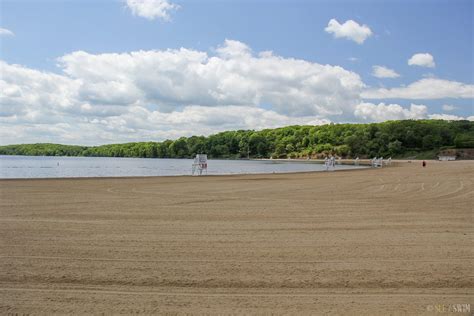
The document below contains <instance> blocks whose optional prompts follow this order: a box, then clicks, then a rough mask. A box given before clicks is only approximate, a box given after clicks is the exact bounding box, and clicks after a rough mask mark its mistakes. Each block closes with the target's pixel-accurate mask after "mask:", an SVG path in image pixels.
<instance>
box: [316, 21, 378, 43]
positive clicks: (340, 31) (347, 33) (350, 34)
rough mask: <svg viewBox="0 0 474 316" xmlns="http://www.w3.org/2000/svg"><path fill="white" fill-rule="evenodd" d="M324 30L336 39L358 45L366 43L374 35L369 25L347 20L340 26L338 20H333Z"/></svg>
mask: <svg viewBox="0 0 474 316" xmlns="http://www.w3.org/2000/svg"><path fill="white" fill-rule="evenodd" d="M324 30H325V31H326V32H327V33H330V34H332V35H333V36H334V37H335V38H346V39H348V40H352V41H354V42H356V43H357V44H362V43H364V41H365V40H366V39H367V38H368V37H370V36H372V34H373V33H372V30H371V29H370V28H369V27H368V26H367V25H365V24H364V25H360V24H359V23H357V22H356V21H353V20H347V21H346V22H344V23H343V24H340V23H339V22H338V21H337V20H336V19H331V20H330V21H329V23H328V26H327V27H326V28H325V29H324Z"/></svg>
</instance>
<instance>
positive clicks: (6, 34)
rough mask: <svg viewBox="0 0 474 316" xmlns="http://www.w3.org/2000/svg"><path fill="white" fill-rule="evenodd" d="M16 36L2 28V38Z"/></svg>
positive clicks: (0, 33) (0, 29) (0, 34)
mask: <svg viewBox="0 0 474 316" xmlns="http://www.w3.org/2000/svg"><path fill="white" fill-rule="evenodd" d="M13 35H15V34H14V33H13V32H12V31H10V30H8V29H4V28H1V27H0V36H13Z"/></svg>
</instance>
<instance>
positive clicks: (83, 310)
mask: <svg viewBox="0 0 474 316" xmlns="http://www.w3.org/2000/svg"><path fill="white" fill-rule="evenodd" d="M473 178H474V162H471V161H459V162H432V161H429V162H428V167H427V168H422V167H421V162H413V163H407V162H400V163H397V164H394V165H393V166H392V167H389V168H383V169H370V170H351V171H340V172H316V173H300V174H271V175H240V176H208V177H153V178H107V179H49V180H0V197H1V200H0V210H1V211H0V256H1V257H0V313H1V314H8V313H11V314H14V313H18V314H20V315H21V314H31V315H36V314H44V315H49V314H54V313H57V314H100V313H105V314H118V313H122V314H132V313H143V314H157V313H174V314H185V313H192V314H194V313H201V314H202V313H205V314H231V313H232V314H269V313H273V314H313V315H314V314H317V315H319V314H339V315H341V314H343V315H436V314H437V313H438V314H439V312H437V311H436V310H434V309H435V308H441V306H444V307H445V308H449V306H450V304H467V303H471V304H472V303H473V302H474V299H473V298H474V289H473V285H474V278H473V273H472V271H473V262H474V260H473V259H474V253H473V250H472V249H473V247H472V241H473V217H472V216H473V212H472V205H473V180H472V179H473ZM472 309H473V308H472V307H471V310H472ZM448 314H449V313H447V312H444V313H443V315H448ZM452 314H453V315H467V314H468V313H459V312H456V313H452Z"/></svg>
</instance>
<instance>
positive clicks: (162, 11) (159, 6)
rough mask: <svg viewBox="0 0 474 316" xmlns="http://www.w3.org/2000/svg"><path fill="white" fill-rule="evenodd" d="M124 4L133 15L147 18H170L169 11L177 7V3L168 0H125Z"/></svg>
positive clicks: (167, 19)
mask: <svg viewBox="0 0 474 316" xmlns="http://www.w3.org/2000/svg"><path fill="white" fill-rule="evenodd" d="M126 4H127V6H128V8H129V9H130V10H131V11H132V14H133V15H136V16H140V17H143V18H146V19H148V20H154V19H157V18H158V19H161V20H163V21H169V20H170V19H171V16H170V12H172V11H175V10H177V9H179V5H177V4H174V3H172V2H170V1H168V0H126Z"/></svg>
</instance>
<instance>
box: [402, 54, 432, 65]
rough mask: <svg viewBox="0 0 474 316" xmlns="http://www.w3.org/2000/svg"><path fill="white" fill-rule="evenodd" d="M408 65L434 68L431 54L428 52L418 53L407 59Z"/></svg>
mask: <svg viewBox="0 0 474 316" xmlns="http://www.w3.org/2000/svg"><path fill="white" fill-rule="evenodd" d="M408 65H410V66H420V67H429V68H434V67H435V62H434V58H433V56H431V54H428V53H419V54H415V55H413V56H411V58H410V59H408Z"/></svg>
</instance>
